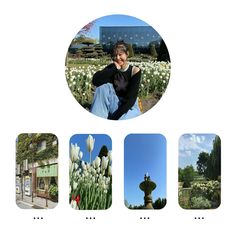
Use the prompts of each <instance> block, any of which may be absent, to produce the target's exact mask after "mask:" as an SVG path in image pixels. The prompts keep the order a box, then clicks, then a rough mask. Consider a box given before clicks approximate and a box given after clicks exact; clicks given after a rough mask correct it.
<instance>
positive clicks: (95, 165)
mask: <svg viewBox="0 0 236 236" xmlns="http://www.w3.org/2000/svg"><path fill="white" fill-rule="evenodd" d="M86 144H87V150H81V148H80V146H79V145H78V144H77V143H71V146H70V171H69V173H70V196H69V199H70V204H71V207H72V208H74V209H76V210H104V209H107V208H109V207H110V206H111V203H112V167H111V162H112V160H111V151H108V150H106V148H105V151H104V146H103V149H101V150H103V151H102V152H101V151H100V153H102V154H101V155H100V156H96V157H94V156H93V155H92V151H93V149H94V145H95V144H96V143H95V139H94V138H93V136H92V135H89V136H88V138H87V140H86ZM86 151H88V152H89V153H90V161H87V162H86V161H85V160H84V159H83V153H84V152H86Z"/></svg>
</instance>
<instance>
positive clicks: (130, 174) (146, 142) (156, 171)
mask: <svg viewBox="0 0 236 236" xmlns="http://www.w3.org/2000/svg"><path fill="white" fill-rule="evenodd" d="M124 145H125V146H124V192H125V199H126V200H127V201H128V203H129V204H132V205H140V204H144V200H143V197H144V193H143V192H142V191H141V190H140V189H139V184H140V183H141V182H142V181H143V180H144V175H145V174H146V173H148V175H149V176H150V177H151V180H153V181H154V182H155V183H156V185H157V187H156V189H155V190H154V191H153V192H152V199H153V201H155V200H156V199H157V198H159V197H160V198H166V139H165V137H164V136H162V135H160V134H130V135H128V136H127V137H126V139H125V144H124Z"/></svg>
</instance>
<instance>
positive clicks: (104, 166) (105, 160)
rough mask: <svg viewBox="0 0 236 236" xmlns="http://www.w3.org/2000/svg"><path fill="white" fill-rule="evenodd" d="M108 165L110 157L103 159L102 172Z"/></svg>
mask: <svg viewBox="0 0 236 236" xmlns="http://www.w3.org/2000/svg"><path fill="white" fill-rule="evenodd" d="M107 165H108V157H104V156H103V157H102V171H105V170H106V168H107Z"/></svg>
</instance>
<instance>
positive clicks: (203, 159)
mask: <svg viewBox="0 0 236 236" xmlns="http://www.w3.org/2000/svg"><path fill="white" fill-rule="evenodd" d="M209 158H210V155H209V153H207V152H201V153H200V154H199V156H198V161H197V171H198V173H199V174H200V175H205V174H206V170H207V164H208V160H209Z"/></svg>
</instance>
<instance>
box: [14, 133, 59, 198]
mask: <svg viewBox="0 0 236 236" xmlns="http://www.w3.org/2000/svg"><path fill="white" fill-rule="evenodd" d="M16 194H17V195H19V196H20V197H21V198H22V199H23V198H24V197H25V196H29V197H32V199H33V198H34V197H42V198H47V199H50V200H53V201H56V202H57V200H58V141H57V137H56V136H55V135H54V134H36V133H34V134H26V133H25V134H20V135H19V136H18V137H17V140H16Z"/></svg>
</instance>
